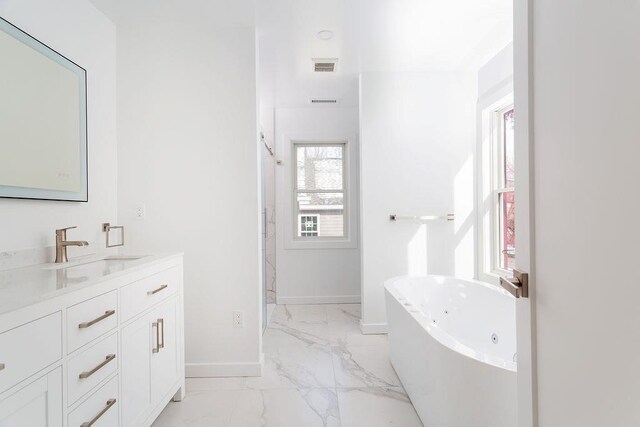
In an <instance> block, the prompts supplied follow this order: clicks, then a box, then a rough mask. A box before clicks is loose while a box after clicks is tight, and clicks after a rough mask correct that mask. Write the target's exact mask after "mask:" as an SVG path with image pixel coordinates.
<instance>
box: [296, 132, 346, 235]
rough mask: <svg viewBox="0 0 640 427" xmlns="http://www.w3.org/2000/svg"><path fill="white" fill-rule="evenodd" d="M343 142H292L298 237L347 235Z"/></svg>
mask: <svg viewBox="0 0 640 427" xmlns="http://www.w3.org/2000/svg"><path fill="white" fill-rule="evenodd" d="M345 146H346V144H344V143H332V144H329V143H327V144H320V143H316V144H312V143H294V144H293V150H294V156H295V179H294V186H295V189H294V190H295V203H294V206H295V215H294V218H298V221H297V225H296V236H297V238H298V239H319V238H329V239H330V238H344V237H345V236H346V229H345V227H346V223H347V222H346V220H345V213H346V209H345V205H346V191H345V165H346V162H345Z"/></svg>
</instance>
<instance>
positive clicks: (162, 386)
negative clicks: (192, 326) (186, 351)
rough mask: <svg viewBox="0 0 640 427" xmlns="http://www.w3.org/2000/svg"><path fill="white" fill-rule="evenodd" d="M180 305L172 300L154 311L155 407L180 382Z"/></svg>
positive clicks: (152, 357)
mask: <svg viewBox="0 0 640 427" xmlns="http://www.w3.org/2000/svg"><path fill="white" fill-rule="evenodd" d="M177 310H178V303H177V300H176V298H171V299H170V300H168V301H167V302H165V303H163V304H162V305H161V306H160V307H158V308H157V309H155V310H154V311H153V314H152V317H153V322H154V324H155V325H156V326H153V328H152V329H153V330H154V334H155V333H156V331H157V337H155V336H154V339H153V343H154V345H155V347H154V348H155V349H156V350H157V352H155V353H153V352H152V355H151V390H152V396H151V400H152V402H153V404H154V405H157V404H158V403H160V401H161V400H162V398H163V397H164V396H165V395H166V394H167V393H169V391H171V388H172V387H173V386H174V385H175V384H176V381H178V334H177V332H178V331H177V328H178V325H177V321H178V313H177ZM152 351H153V350H152Z"/></svg>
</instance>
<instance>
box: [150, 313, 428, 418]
mask: <svg viewBox="0 0 640 427" xmlns="http://www.w3.org/2000/svg"><path fill="white" fill-rule="evenodd" d="M359 319H360V305H359V304H336V305H329V304H327V305H288V306H284V305H278V306H277V307H276V308H275V310H274V312H273V314H272V319H271V322H270V324H269V326H268V328H267V330H266V331H265V334H264V357H265V366H264V369H263V375H262V376H261V377H248V378H244V377H237V378H189V379H187V397H186V398H185V399H184V401H182V402H180V403H173V402H172V403H169V405H168V406H167V407H166V408H165V410H164V411H163V412H162V414H161V415H160V417H159V418H158V419H157V420H156V422H155V423H154V424H153V427H182V426H185V427H186V426H189V427H316V426H317V427H382V426H385V427H389V426H397V427H422V424H421V422H420V419H419V418H418V416H417V414H416V412H415V410H414V409H413V406H412V405H411V402H410V401H409V398H408V397H407V395H406V394H405V392H404V390H403V388H402V386H401V384H400V380H399V379H398V377H397V376H396V374H395V372H394V370H393V368H392V367H391V364H390V362H389V348H388V341H387V337H386V336H385V335H362V334H361V333H360V328H359V325H358V321H359Z"/></svg>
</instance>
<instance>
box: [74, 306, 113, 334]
mask: <svg viewBox="0 0 640 427" xmlns="http://www.w3.org/2000/svg"><path fill="white" fill-rule="evenodd" d="M114 314H116V311H115V310H108V311H105V312H104V314H103V315H102V316H100V317H96V318H95V319H93V320H92V321H90V322H82V323H80V324H79V325H78V328H80V329H86V328H88V327H90V326H93V325H95V324H96V323H98V322H100V321H102V320H104V319H106V318H107V317H109V316H113V315H114Z"/></svg>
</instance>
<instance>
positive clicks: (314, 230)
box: [299, 215, 319, 237]
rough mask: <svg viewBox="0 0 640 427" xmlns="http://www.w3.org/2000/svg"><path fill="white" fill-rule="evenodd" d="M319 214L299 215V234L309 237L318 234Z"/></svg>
mask: <svg viewBox="0 0 640 427" xmlns="http://www.w3.org/2000/svg"><path fill="white" fill-rule="evenodd" d="M318 218H319V215H300V221H299V224H300V236H302V237H311V236H317V235H318Z"/></svg>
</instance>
